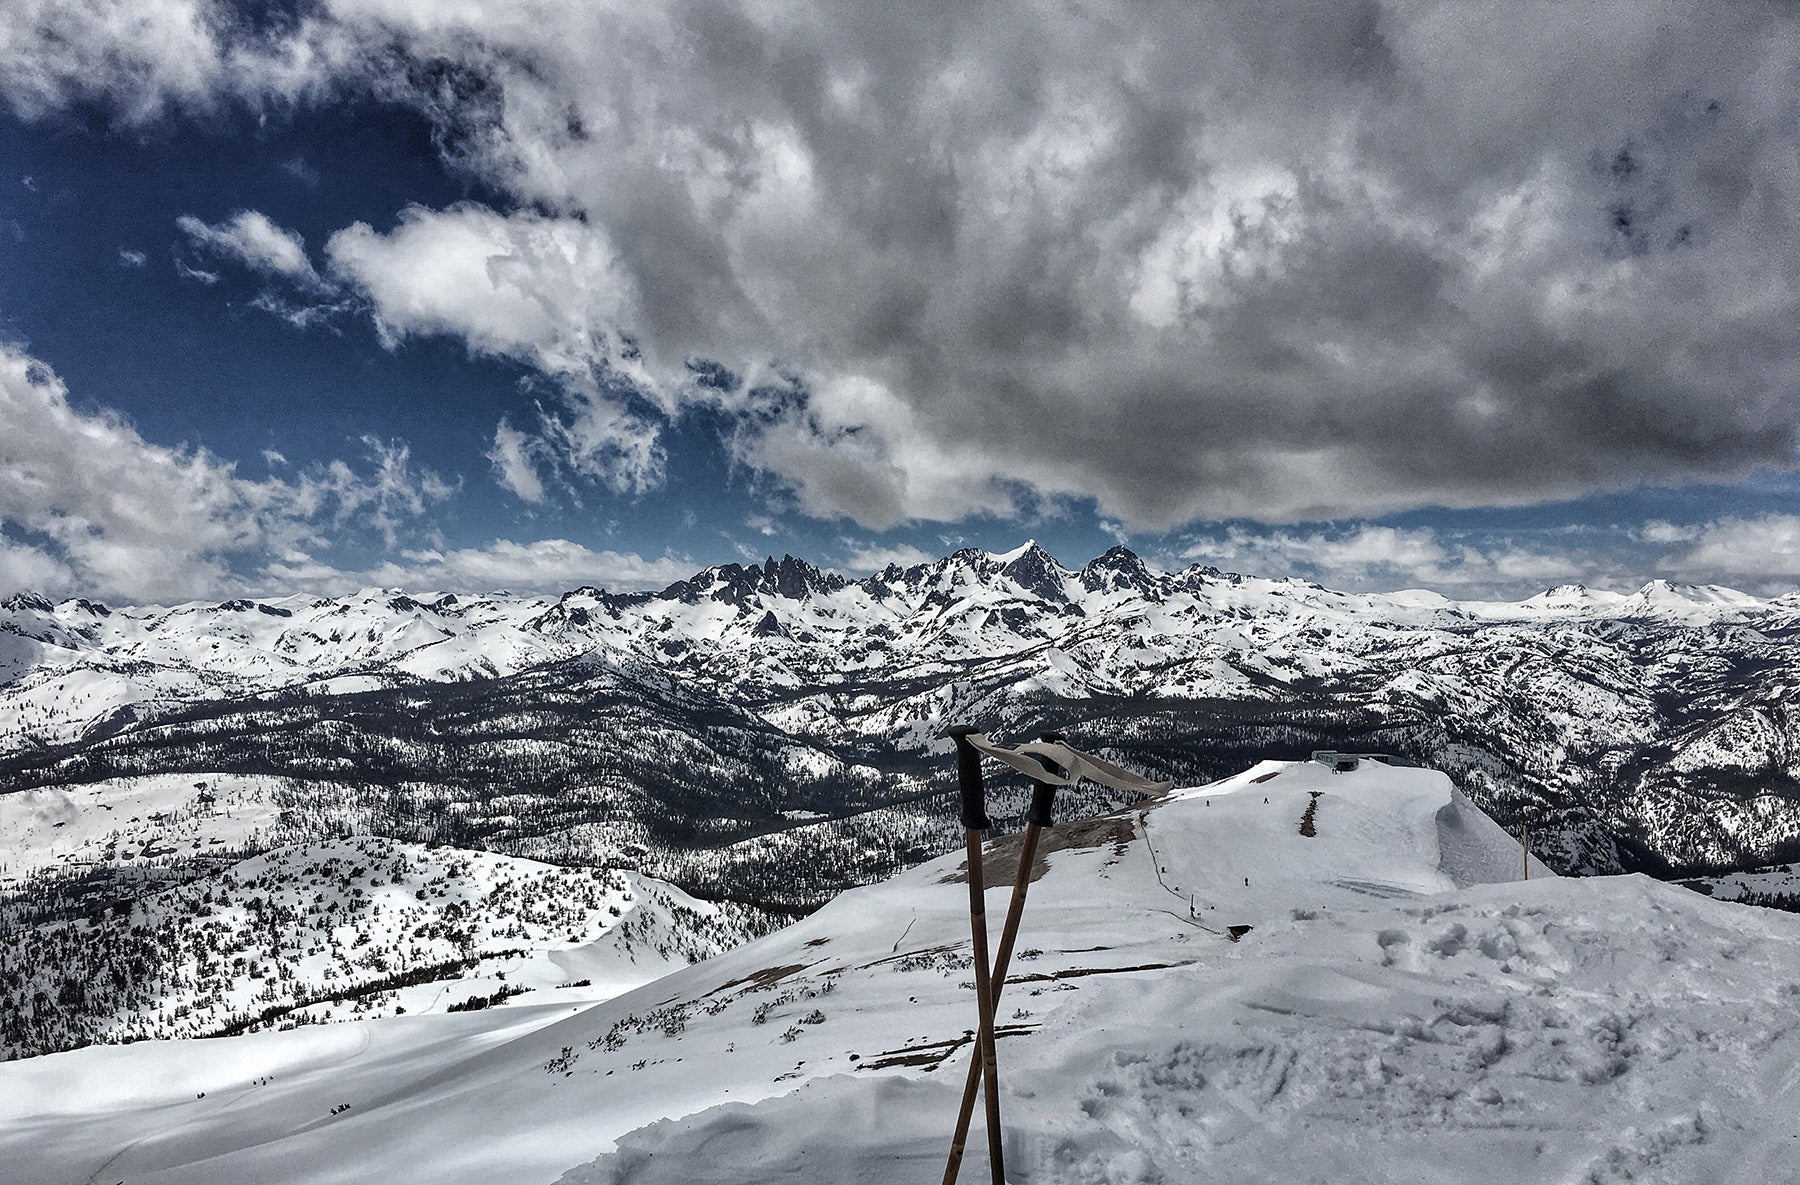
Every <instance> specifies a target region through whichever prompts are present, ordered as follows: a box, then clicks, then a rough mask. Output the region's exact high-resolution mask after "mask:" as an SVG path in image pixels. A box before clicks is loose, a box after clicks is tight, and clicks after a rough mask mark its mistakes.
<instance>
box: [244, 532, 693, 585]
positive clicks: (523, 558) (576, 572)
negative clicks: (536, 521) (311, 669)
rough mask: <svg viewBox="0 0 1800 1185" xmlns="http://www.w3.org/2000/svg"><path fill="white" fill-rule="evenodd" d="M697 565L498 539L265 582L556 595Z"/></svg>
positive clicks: (644, 581) (676, 573)
mask: <svg viewBox="0 0 1800 1185" xmlns="http://www.w3.org/2000/svg"><path fill="white" fill-rule="evenodd" d="M698 566H699V565H697V564H696V563H694V561H692V560H688V559H682V558H677V557H671V556H663V557H660V558H656V559H646V558H644V557H643V556H640V555H637V554H636V553H634V552H619V551H595V550H592V549H590V548H587V547H584V546H582V545H581V544H579V543H572V542H570V541H569V540H567V539H544V540H539V541H537V542H535V543H516V542H512V541H510V540H497V541H495V542H493V543H490V544H488V545H487V546H485V547H465V548H455V549H446V550H439V549H429V548H428V549H416V550H408V551H405V552H402V553H401V554H400V556H399V557H398V558H396V559H393V560H389V561H384V562H383V563H381V564H378V565H376V566H375V567H372V568H365V569H349V570H346V569H340V568H336V567H333V566H331V565H329V564H324V563H318V562H315V561H313V560H311V559H310V558H308V557H305V556H303V555H301V556H293V557H289V558H288V559H286V560H283V561H279V562H276V563H274V564H271V565H270V566H269V567H268V568H267V569H265V570H264V571H263V573H262V579H263V580H264V581H265V582H266V583H268V584H270V585H271V587H272V589H284V590H290V591H291V590H302V591H308V592H315V593H319V594H321V595H329V594H339V593H344V592H347V591H351V590H353V589H358V588H368V587H381V588H405V589H410V590H414V591H433V592H436V591H444V590H452V591H457V592H490V591H498V590H501V589H505V590H507V591H510V592H516V593H527V594H530V593H540V594H554V593H560V592H566V591H567V590H569V589H571V588H576V587H579V586H581V585H584V584H591V585H594V586H596V587H599V588H604V589H607V590H609V591H613V592H637V591H647V590H656V589H662V588H666V587H667V586H669V585H670V584H673V583H674V582H675V581H677V580H683V579H686V578H687V577H689V576H692V575H693V574H694V570H695V569H696V568H697V567H698Z"/></svg>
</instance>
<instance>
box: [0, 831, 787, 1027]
mask: <svg viewBox="0 0 1800 1185" xmlns="http://www.w3.org/2000/svg"><path fill="white" fill-rule="evenodd" d="M14 912H15V911H11V910H9V911H7V912H5V913H0V920H5V921H6V922H8V924H7V925H5V926H4V927H0V1058H6V1057H20V1056H25V1055H28V1054H32V1053H41V1052H46V1051H49V1050H57V1049H68V1048H74V1047H76V1046H79V1045H85V1044H88V1043H92V1042H104V1043H113V1044H116V1043H119V1042H128V1041H135V1040H141V1039H143V1038H146V1037H204V1036H212V1035H217V1034H230V1033H237V1032H246V1031H256V1030H258V1029H263V1028H294V1027H298V1026H300V1025H305V1024H319V1023H324V1022H327V1021H334V1020H336V1021H341V1020H344V1019H349V1018H357V1017H367V1016H388V1015H401V1014H407V1013H415V1014H416V1013H430V1012H442V1011H445V1010H464V1009H470V1008H480V1007H486V1006H489V1004H490V1003H493V1004H498V1003H504V1002H508V1001H510V1000H512V999H513V998H515V997H518V998H524V997H527V995H528V994H529V998H530V999H531V1000H532V1001H534V1002H535V1001H541V1000H547V999H557V1000H577V1001H592V1000H596V999H605V998H609V997H611V996H616V995H618V994H620V993H621V992H624V991H627V990H629V989H631V988H633V987H636V986H638V985H639V984H642V983H646V982H648V981H650V980H652V979H656V978H658V977H659V976H661V975H664V974H666V973H667V972H669V971H671V970H673V969H675V968H677V967H683V966H686V965H688V964H689V963H692V962H695V961H696V960H699V959H703V958H706V957H708V956H711V955H714V954H717V953H719V952H720V951H722V950H725V949H726V948H728V947H731V946H735V945H737V944H738V943H740V942H742V941H744V940H745V939H746V938H748V937H750V936H751V935H752V934H755V933H758V932H761V929H764V928H766V927H762V926H760V925H759V923H758V921H757V920H756V919H754V917H752V916H751V915H749V914H748V913H747V911H745V910H744V909H742V908H741V907H737V906H732V905H729V904H726V905H719V904H713V903H709V902H702V901H696V900H694V899H692V898H690V897H689V896H688V895H687V894H685V893H683V892H682V891H681V890H679V889H677V888H675V887H674V886H672V885H667V884H664V883H662V882H660V881H656V880H652V879H650V878H648V877H644V876H640V875H638V874H636V873H631V872H621V871H613V870H602V869H587V868H558V867H554V866H550V865H545V864H538V863H535V862H533V861H530V860H519V859H513V858H509V857H505V856H496V855H493V854H491V853H487V852H471V851H462V850H458V849H454V848H443V847H440V848H424V847H420V846H417V845H412V844H402V843H396V842H394V841H391V840H384V839H378V838H373V837H368V836H359V837H354V838H348V839H341V840H335V841H330V842H324V843H314V844H301V845H293V846H286V847H279V848H275V849H273V850H271V851H268V852H264V853H262V854H260V855H256V856H253V857H250V858H248V859H244V860H240V861H237V862H235V863H231V864H227V865H225V866H224V867H222V868H220V869H219V870H217V871H215V872H212V873H210V874H207V875H203V876H200V877H197V878H196V879H193V880H190V881H187V882H186V883H183V884H179V885H175V886H173V887H170V888H166V889H162V890H160V891H157V892H152V893H149V894H147V895H144V896H142V897H140V898H138V899H137V900H135V901H131V900H121V901H119V902H118V903H117V905H115V906H114V907H112V908H108V909H104V910H94V909H84V910H71V911H62V915H63V916H55V915H53V916H50V917H38V918H35V919H25V918H20V917H16V916H12V915H13V913H14Z"/></svg>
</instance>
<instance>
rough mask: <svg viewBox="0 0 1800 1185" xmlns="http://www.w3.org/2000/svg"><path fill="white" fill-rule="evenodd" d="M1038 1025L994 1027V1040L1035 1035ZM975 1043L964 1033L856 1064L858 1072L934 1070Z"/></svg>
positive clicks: (971, 1036) (887, 1053) (894, 1050)
mask: <svg viewBox="0 0 1800 1185" xmlns="http://www.w3.org/2000/svg"><path fill="white" fill-rule="evenodd" d="M1037 1027H1038V1026H1037V1025H995V1026H994V1039H995V1040H996V1041H998V1040H1000V1039H1001V1038H1003V1037H1022V1036H1024V1035H1025V1034H1026V1033H1030V1032H1035V1031H1036V1029H1037ZM974 1043H975V1034H974V1033H964V1034H963V1035H962V1036H961V1037H958V1038H956V1039H955V1040H952V1041H927V1042H925V1043H923V1044H920V1045H906V1046H902V1047H901V1048H899V1049H884V1050H882V1051H881V1052H880V1053H878V1054H876V1055H875V1056H874V1057H872V1058H870V1059H869V1060H868V1061H865V1062H858V1063H857V1066H856V1068H857V1069H859V1070H889V1069H893V1068H894V1067H895V1066H921V1067H923V1068H924V1069H925V1070H926V1071H928V1072H929V1071H931V1070H935V1069H937V1068H938V1067H939V1066H940V1065H942V1064H943V1063H944V1061H945V1060H946V1059H948V1058H949V1057H950V1056H951V1055H952V1054H954V1053H956V1051H957V1050H959V1049H961V1048H963V1047H964V1046H966V1045H972V1044H974Z"/></svg>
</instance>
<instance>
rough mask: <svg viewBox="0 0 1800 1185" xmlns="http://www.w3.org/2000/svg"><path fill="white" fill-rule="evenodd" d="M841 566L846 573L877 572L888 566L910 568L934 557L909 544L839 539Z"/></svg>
mask: <svg viewBox="0 0 1800 1185" xmlns="http://www.w3.org/2000/svg"><path fill="white" fill-rule="evenodd" d="M839 542H840V543H841V544H842V545H843V549H844V551H843V560H842V562H841V566H842V567H843V568H844V569H845V570H846V571H848V572H852V573H860V572H879V571H881V570H882V569H884V568H886V567H887V566H888V565H889V564H899V565H900V566H901V567H902V568H910V567H912V566H913V565H914V564H923V563H925V562H926V561H927V560H930V559H933V558H935V557H933V556H929V555H927V554H925V553H924V552H923V551H920V550H919V549H918V548H916V547H914V546H912V545H911V544H910V543H892V544H890V543H875V542H871V541H868V540H858V539H848V538H846V539H841V540H839Z"/></svg>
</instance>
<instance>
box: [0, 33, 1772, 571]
mask: <svg viewBox="0 0 1800 1185" xmlns="http://www.w3.org/2000/svg"><path fill="white" fill-rule="evenodd" d="M26 4H27V11H26V12H25V13H23V14H21V15H20V16H19V17H18V18H17V19H14V20H10V21H8V22H7V32H5V33H3V34H0V94H3V95H4V97H5V99H6V101H8V102H10V103H11V105H12V106H13V108H14V109H15V110H16V111H18V112H20V113H21V114H23V115H25V116H27V117H31V116H34V115H37V114H41V113H43V112H46V111H50V110H55V109H58V108H64V107H68V106H71V105H73V104H76V103H100V104H104V105H109V106H110V109H111V110H113V111H114V112H115V115H116V118H117V119H118V120H120V121H121V122H122V123H126V124H133V123H140V124H141V123H144V122H148V121H152V120H155V119H158V118H164V117H167V116H168V114H169V113H171V112H180V111H185V110H199V109H204V108H205V107H207V106H208V105H211V104H216V103H219V102H224V101H231V102H245V103H251V104H261V105H265V106H268V107H270V108H281V109H288V108H293V107H299V108H304V107H305V105H307V104H309V103H322V102H330V101H333V99H334V98H335V97H337V96H341V95H346V94H374V95H376V96H378V97H380V98H383V99H386V100H388V101H392V102H398V103H404V104H408V105H410V106H413V107H415V108H417V109H418V110H420V111H423V112H425V113H426V114H427V115H428V116H429V117H430V118H432V119H433V120H434V121H436V123H437V125H438V127H439V139H440V142H441V144H442V145H443V150H444V152H445V154H446V156H447V157H448V158H449V159H450V161H451V162H452V163H453V165H454V166H455V167H456V168H458V169H461V170H466V171H468V172H470V173H472V174H474V175H477V176H479V177H480V178H481V179H482V180H483V181H484V182H486V183H487V184H489V185H491V186H493V187H494V188H495V189H496V190H497V191H499V192H502V193H505V194H507V195H509V196H510V199H511V205H510V206H508V207H507V208H504V209H492V208H488V207H485V206H480V205H473V204H462V205H457V206H452V207H448V208H444V209H427V208H423V207H411V208H408V209H405V210H403V211H397V212H396V220H395V222H394V223H393V224H392V225H388V226H383V227H376V226H371V225H364V224H357V225H354V226H350V227H346V228H343V229H341V230H340V231H338V232H337V233H336V234H335V235H333V236H332V237H331V238H330V240H329V241H328V242H327V243H326V245H325V248H324V255H325V270H326V273H327V276H328V278H329V282H330V283H331V284H332V285H334V286H336V288H337V290H339V291H341V292H347V293H351V294H354V297H355V299H356V300H357V301H358V302H360V304H359V307H361V308H363V309H364V310H365V311H366V312H367V314H368V315H369V316H370V317H372V318H373V320H374V323H375V324H376V325H377V326H378V327H379V329H380V331H381V332H382V333H383V335H384V336H385V337H386V339H387V340H388V341H390V342H395V343H397V342H399V341H402V340H404V339H405V338H407V337H409V336H414V335H448V336H451V337H454V338H458V339H460V340H462V341H464V342H466V343H467V344H468V347H469V348H470V349H471V350H474V351H477V352H481V353H490V354H496V355H503V356H506V357H510V358H515V359H519V360H522V361H524V362H525V363H527V364H528V365H530V366H533V367H535V368H536V369H538V370H539V371H540V372H542V373H543V374H544V375H546V376H548V377H549V378H551V379H553V380H554V382H555V385H556V389H557V390H558V392H559V394H558V396H557V398H556V399H554V400H550V401H547V402H546V404H545V406H544V407H543V408H542V409H541V412H542V414H541V417H540V419H539V420H537V421H535V422H532V423H524V422H514V423H510V424H498V423H497V425H496V431H495V438H494V446H493V451H492V453H491V454H490V456H491V458H492V459H493V461H494V465H495V471H496V474H497V475H498V477H499V479H500V480H501V481H502V482H503V483H504V484H505V485H506V486H507V488H509V489H511V490H512V491H513V492H514V493H516V494H518V495H519V496H520V497H521V498H523V499H525V500H527V501H537V500H541V499H542V498H544V497H545V496H547V491H548V490H549V489H550V488H551V487H552V486H553V485H554V484H555V483H557V482H559V481H563V482H581V481H593V482H598V483H600V484H602V485H604V486H606V487H608V488H611V489H613V490H616V491H620V492H623V493H632V492H637V491H642V490H645V489H650V488H654V487H655V486H657V485H658V484H659V483H661V482H663V481H665V480H666V478H667V472H666V458H665V456H664V454H663V449H662V445H661V434H662V432H663V431H664V429H665V428H666V427H667V426H668V425H669V424H671V423H672V422H674V421H675V420H677V419H679V418H680V417H682V416H684V415H687V414H690V413H691V412H693V411H694V410H696V409H699V408H705V409H707V411H708V412H709V413H721V414H723V415H724V416H725V417H726V418H727V419H728V420H729V422H731V423H733V424H734V425H735V428H734V430H733V431H732V432H731V434H730V437H729V444H730V448H731V450H732V454H733V456H734V458H735V459H736V461H737V462H738V463H739V464H741V465H743V466H745V467H746V468H748V469H749V470H750V471H752V472H754V473H756V474H759V475H762V477H763V478H764V479H766V481H767V482H768V484H769V486H770V487H771V488H774V489H779V490H782V491H784V492H785V495H786V496H787V498H788V499H789V500H790V503H791V505H792V506H793V507H794V508H796V509H798V510H800V511H801V512H803V513H805V514H808V515H811V516H814V517H818V518H827V519H832V518H845V519H849V520H853V521H854V522H855V523H857V524H860V525H861V526H863V527H865V528H871V529H882V528H887V527H891V526H894V525H895V524H900V523H905V522H909V521H916V520H945V521H953V520H956V519H959V518H963V517H967V516H970V515H975V514H982V513H991V514H997V515H1006V514H1010V513H1015V512H1018V511H1019V510H1021V509H1029V508H1032V507H1042V506H1045V505H1050V506H1054V505H1056V504H1058V503H1059V502H1061V501H1063V500H1067V499H1091V500H1092V502H1093V504H1094V505H1095V506H1096V507H1097V509H1098V512H1099V513H1100V514H1101V515H1102V516H1104V517H1105V518H1106V519H1107V520H1109V521H1113V522H1116V523H1118V524H1119V525H1120V528H1121V529H1122V530H1130V531H1158V530H1166V529H1170V528H1175V527H1179V526H1181V525H1182V524H1185V523H1190V522H1195V521H1200V520H1209V519H1240V520H1253V521H1260V522H1273V523H1280V522H1297V521H1311V520H1320V519H1329V518H1341V517H1356V516H1363V517H1367V516H1377V515H1381V514H1383V513H1387V512H1391V511H1395V510H1399V509H1404V508H1408V507H1417V506H1444V507H1473V506H1494V505H1510V504H1527V503H1534V502H1539V501H1544V500H1549V499H1564V498H1572V497H1578V496H1580V495H1582V494H1585V493H1590V492H1593V491H1597V490H1607V489H1622V488H1628V487H1632V486H1636V485H1640V484H1643V483H1671V484H1679V483H1685V482H1690V481H1696V480H1731V479H1735V478H1739V477H1742V476H1743V475H1745V474H1747V473H1750V472H1752V471H1755V470H1757V469H1759V468H1790V467H1792V465H1793V463H1794V449H1795V444H1796V441H1795V430H1794V424H1795V416H1796V413H1797V411H1800V407H1797V403H1800V350H1797V349H1796V346H1797V345H1800V342H1797V341H1796V328H1795V327H1796V326H1797V325H1800V285H1797V284H1796V282H1795V279H1794V277H1795V276H1800V237H1797V236H1795V235H1794V233H1793V227H1794V226H1795V225H1796V224H1797V216H1800V153H1797V152H1796V151H1795V145H1796V133H1795V130H1794V129H1795V128H1796V127H1797V126H1800V97H1797V96H1800V12H1797V11H1796V10H1795V9H1794V8H1793V7H1792V6H1781V5H1727V6H1717V5H1704V4H1699V3H1665V2H1658V3H1638V2H1621V3H1611V4H1600V5H1582V6H1569V5H1561V4H1551V3H1516V4H1479V3H1477V4H1467V3H1429V2H1425V0H1392V2H1381V3H1377V2H1374V0H1350V2H1343V0H1317V2H1305V0H1296V2H1293V3H1285V4H1281V5H1278V6H1276V7H1275V9H1274V10H1269V9H1267V8H1266V7H1264V8H1258V9H1256V10H1250V9H1240V8H1239V7H1237V6H1231V5H1194V4H1188V3H1174V2H1170V3H1146V4H1138V5H1131V6H1124V7H1121V6H1117V5H1086V4H1075V5H1066V6H1061V7H1057V8H1054V9H1045V8H1043V7H1041V6H1033V5H1025V4H1020V3H1012V2H1001V3H993V4H984V5H977V6H966V5H963V6H947V7H944V8H942V9H941V10H938V11H935V12H932V13H929V14H925V13H921V12H919V11H917V10H915V9H911V8H907V7H905V6H899V7H896V6H893V5H886V4H879V3H875V2H873V0H850V2H838V0H834V2H832V3H824V2H818V3H799V4H794V5H785V6H781V7H780V8H779V9H769V8H767V7H766V6H759V5H752V4H747V3H736V2H733V0H673V2H671V3H668V4H654V5H645V4H603V3H596V4H592V5H583V6H579V7H574V6H569V5H566V4H562V3H554V2H552V0H513V2H509V3H497V2H496V3H477V2H471V3H465V4H458V5H454V6H446V5H442V4H436V3H426V2H424V0H321V2H320V3H317V4H312V5H308V6H305V7H303V8H302V9H300V10H299V15H297V16H293V17H291V18H285V19H277V20H264V21H258V22H251V21H249V20H247V19H245V18H244V17H243V15H242V12H241V11H240V10H238V9H236V8H233V7H230V6H227V5H224V4H216V3H207V2H204V0H168V2H167V3H163V4H159V5H157V6H154V7H143V6H137V5H128V4H125V3H123V2H122V0H118V2H113V0H107V2H100V0H91V2H90V3H87V4H82V5H74V6H70V5H61V4H52V3H49V2H48V0H26ZM256 217H260V216H256ZM263 223H264V224H266V223H267V220H266V219H265V220H263ZM190 234H193V235H194V236H195V239H196V241H205V242H208V243H211V244H213V246H214V247H216V248H217V249H218V250H219V251H220V252H225V251H228V250H229V251H231V252H234V253H235V255H236V257H237V259H238V260H239V261H240V262H242V263H245V264H248V265H249V266H252V267H256V268H259V269H261V270H263V271H264V272H265V273H267V274H270V275H272V276H277V277H280V276H286V277H288V278H289V279H290V280H293V281H295V282H296V283H298V284H300V285H304V283H305V282H306V277H307V275H308V274H309V273H310V272H311V264H310V263H307V262H306V258H305V256H304V254H303V253H301V254H299V256H298V258H297V259H296V258H295V257H294V256H293V255H291V254H289V253H287V252H286V250H285V248H284V247H283V243H284V242H289V240H288V239H287V238H286V237H285V236H286V232H282V231H281V230H280V228H277V227H274V226H273V225H272V224H267V225H263V224H257V223H255V222H254V218H252V216H251V215H248V214H243V215H239V216H237V218H236V219H234V220H233V221H231V222H229V223H227V224H222V225H221V226H219V227H207V226H205V225H204V224H200V225H199V226H198V227H196V228H190ZM289 245H291V246H293V247H295V248H296V250H297V249H298V246H299V244H298V242H297V240H293V241H291V242H290V243H289ZM291 319H296V321H297V323H303V321H304V319H303V318H291ZM702 363H707V364H718V366H722V367H723V368H725V371H727V372H729V374H730V376H732V377H730V378H725V377H721V375H720V373H719V372H718V371H717V370H716V369H709V368H708V367H707V366H705V365H700V364H702ZM1696 554H1700V553H1699V552H1698V550H1697V551H1696Z"/></svg>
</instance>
